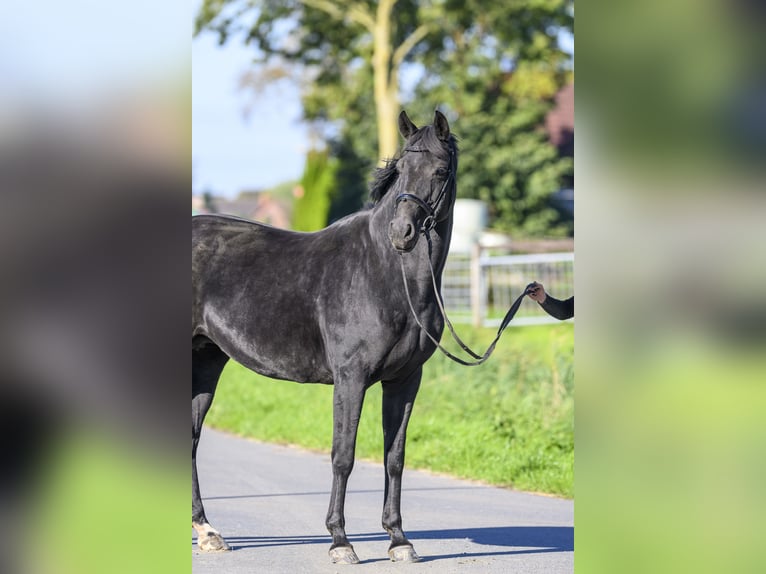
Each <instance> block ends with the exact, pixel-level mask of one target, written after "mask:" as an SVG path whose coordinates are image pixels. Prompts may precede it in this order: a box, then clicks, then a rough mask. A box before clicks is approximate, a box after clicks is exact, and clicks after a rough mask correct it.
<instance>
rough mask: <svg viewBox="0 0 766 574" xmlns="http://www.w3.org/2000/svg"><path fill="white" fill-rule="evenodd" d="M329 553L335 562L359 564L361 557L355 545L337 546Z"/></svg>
mask: <svg viewBox="0 0 766 574" xmlns="http://www.w3.org/2000/svg"><path fill="white" fill-rule="evenodd" d="M329 554H330V559H331V560H332V563H333V564H359V557H358V556H357V555H356V552H354V547H353V546H336V547H335V548H330V552H329Z"/></svg>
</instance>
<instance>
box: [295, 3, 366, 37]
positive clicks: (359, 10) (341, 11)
mask: <svg viewBox="0 0 766 574" xmlns="http://www.w3.org/2000/svg"><path fill="white" fill-rule="evenodd" d="M301 2H302V3H303V4H305V5H306V6H310V7H311V8H316V9H317V10H321V11H322V12H324V13H325V14H328V15H329V16H332V17H333V18H335V19H336V20H339V21H341V22H343V21H344V20H345V19H346V17H348V18H350V19H351V20H353V21H354V22H356V23H357V24H360V25H361V26H363V27H364V28H366V29H367V30H368V31H369V32H370V33H372V32H373V30H374V29H375V20H374V19H373V17H372V14H371V13H370V12H369V11H368V10H366V9H365V8H364V7H363V6H361V5H360V4H357V3H354V4H352V5H351V6H344V7H343V8H341V6H340V4H339V3H336V2H333V1H332V0H301Z"/></svg>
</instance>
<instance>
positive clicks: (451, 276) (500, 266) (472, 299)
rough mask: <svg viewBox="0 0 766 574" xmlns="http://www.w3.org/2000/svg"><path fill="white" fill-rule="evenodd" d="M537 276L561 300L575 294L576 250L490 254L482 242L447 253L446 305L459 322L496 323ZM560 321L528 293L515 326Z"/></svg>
mask: <svg viewBox="0 0 766 574" xmlns="http://www.w3.org/2000/svg"><path fill="white" fill-rule="evenodd" d="M532 281H539V282H540V283H542V284H543V285H545V290H546V291H547V292H548V293H549V294H550V295H552V296H553V297H556V298H558V299H566V298H568V297H570V296H572V295H573V294H574V253H539V254H530V255H490V254H489V253H487V252H486V251H484V250H482V249H481V248H479V247H478V246H477V247H476V248H475V249H474V251H473V252H472V253H471V254H464V253H454V254H450V255H449V257H448V258H447V265H446V267H445V269H444V274H443V276H442V296H443V297H444V304H445V307H446V309H447V311H448V312H449V314H450V318H451V319H452V321H454V322H463V323H473V324H474V325H484V326H488V327H489V326H497V325H499V324H500V322H501V321H502V319H503V317H504V316H505V313H506V311H507V310H508V308H509V307H510V306H511V304H512V303H513V300H514V299H516V297H518V296H519V295H520V294H521V292H522V291H523V289H524V287H526V285H527V284H529V283H531V282H532ZM552 322H556V319H554V318H553V317H551V316H549V315H548V314H547V313H545V311H543V310H542V309H541V308H540V306H539V305H538V304H537V303H535V302H534V301H532V300H531V299H529V298H527V299H525V300H524V302H523V303H522V305H521V307H520V308H519V311H518V313H517V315H516V317H515V318H514V320H513V321H512V322H511V325H516V326H521V325H537V324H541V323H552Z"/></svg>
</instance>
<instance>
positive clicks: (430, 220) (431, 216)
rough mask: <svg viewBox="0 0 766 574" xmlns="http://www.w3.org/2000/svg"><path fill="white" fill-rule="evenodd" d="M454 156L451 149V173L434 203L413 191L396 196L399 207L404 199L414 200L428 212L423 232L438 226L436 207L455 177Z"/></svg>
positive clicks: (419, 150)
mask: <svg viewBox="0 0 766 574" xmlns="http://www.w3.org/2000/svg"><path fill="white" fill-rule="evenodd" d="M405 151H414V152H422V151H427V150H421V149H406V150H405ZM453 157H454V152H453V151H452V149H450V150H449V174H447V179H445V180H444V184H443V185H442V188H441V190H440V191H439V195H437V196H436V199H435V200H434V201H433V203H432V204H429V203H427V202H425V201H424V200H422V199H421V198H419V197H418V196H417V195H415V194H413V193H400V194H399V195H397V196H396V201H395V203H394V205H395V207H394V209H396V207H399V203H401V202H402V201H406V200H410V201H413V202H414V203H415V204H416V205H417V206H418V207H420V208H421V209H422V210H423V211H424V212H425V214H426V217H425V219H423V223H422V225H421V228H420V231H421V233H428V232H429V231H431V230H432V229H433V228H434V227H436V223H437V222H436V207H437V206H438V205H439V202H440V201H441V200H442V197H444V193H445V192H446V191H447V186H448V185H449V183H450V182H451V181H452V180H453V179H454V177H455V170H454V169H453Z"/></svg>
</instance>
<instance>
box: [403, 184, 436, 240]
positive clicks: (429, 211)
mask: <svg viewBox="0 0 766 574" xmlns="http://www.w3.org/2000/svg"><path fill="white" fill-rule="evenodd" d="M402 201H412V202H414V203H416V204H417V206H418V207H420V208H421V209H422V210H423V211H425V212H426V217H425V219H424V220H423V224H422V225H421V230H423V232H426V231H431V230H432V229H433V228H434V227H435V226H436V218H435V217H434V210H433V208H432V207H431V206H430V205H428V204H427V203H426V202H425V201H423V200H422V199H420V198H419V197H418V196H417V195H415V194H413V193H400V194H399V195H397V196H396V206H397V207H398V206H399V203H400V202H402Z"/></svg>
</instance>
